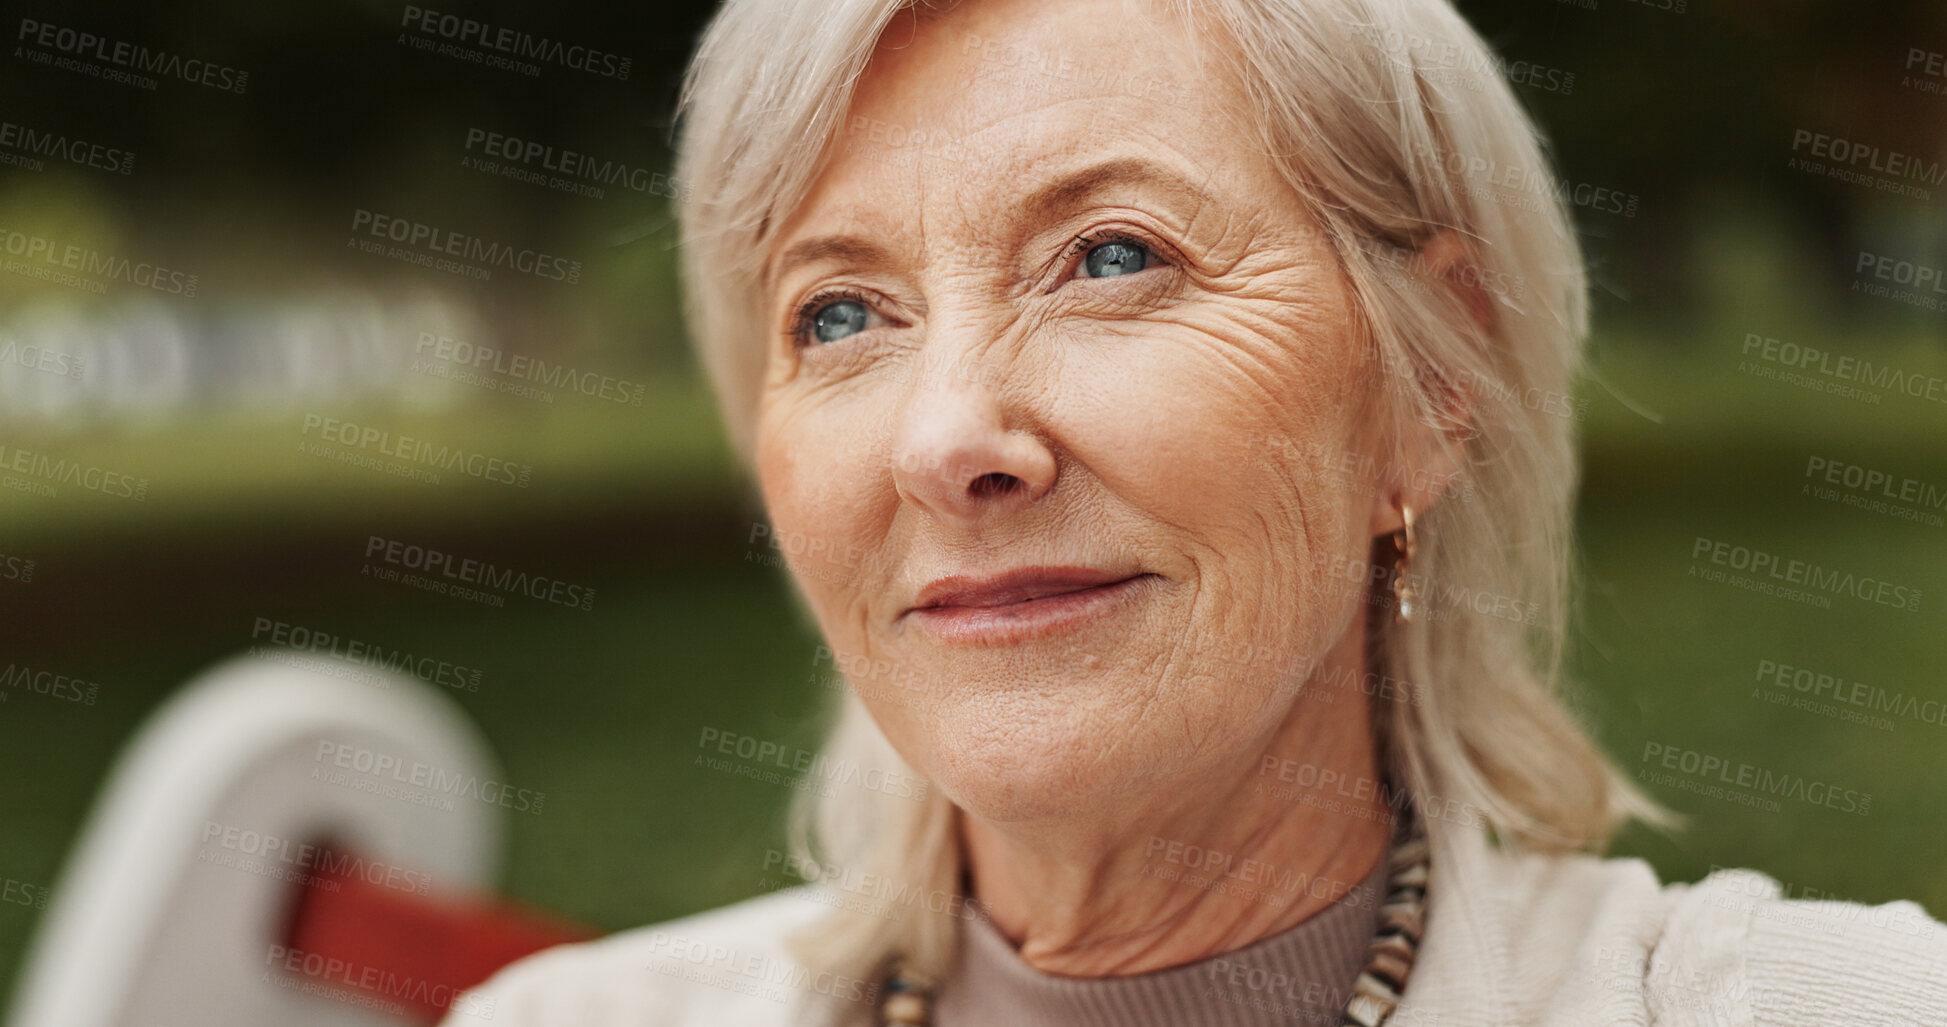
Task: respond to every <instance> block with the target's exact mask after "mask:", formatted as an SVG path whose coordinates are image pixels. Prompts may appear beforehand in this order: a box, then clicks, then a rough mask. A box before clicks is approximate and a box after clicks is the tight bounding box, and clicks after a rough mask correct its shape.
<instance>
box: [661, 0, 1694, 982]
mask: <svg viewBox="0 0 1947 1027" xmlns="http://www.w3.org/2000/svg"><path fill="white" fill-rule="evenodd" d="M969 2H977V0H969ZM1161 2H1162V3H1163V4H1164V6H1166V7H1168V8H1169V9H1170V10H1172V11H1174V12H1175V13H1177V14H1178V15H1179V16H1181V17H1182V18H1184V19H1185V21H1186V22H1187V23H1188V24H1189V25H1190V26H1191V27H1192V28H1193V29H1196V30H1198V32H1199V34H1200V35H1202V36H1203V37H1205V38H1206V39H1211V40H1216V41H1220V42H1221V44H1222V45H1221V46H1217V47H1212V48H1211V49H1212V50H1213V51H1215V52H1218V53H1220V54H1221V56H1222V60H1224V61H1225V62H1227V63H1228V64H1229V65H1230V67H1229V68H1227V69H1226V70H1227V71H1228V72H1229V73H1230V74H1232V75H1234V76H1235V79H1236V80H1237V81H1239V82H1241V83H1242V85H1243V88H1244V92H1245V95H1246V96H1247V98H1248V103H1249V108H1248V110H1246V111H1244V112H1242V113H1243V114H1244V115H1245V119H1244V123H1245V124H1246V125H1248V126H1250V129H1251V130H1252V131H1255V132H1256V133H1258V138H1256V139H1252V140H1250V141H1249V144H1251V145H1260V146H1263V147H1265V148H1266V151H1267V152H1268V153H1270V154H1271V155H1272V156H1273V158H1274V160H1276V161H1277V163H1278V164H1279V166H1280V168H1281V169H1282V170H1283V171H1284V173H1285V176H1286V178H1287V179H1288V180H1289V182H1290V184H1291V186H1292V187H1293V188H1294V189H1295V190H1297V191H1298V193H1299V195H1300V196H1301V197H1302V198H1303V199H1304V200H1305V201H1306V202H1307V204H1308V205H1309V207H1310V209H1311V210H1312V211H1314V212H1315V216H1316V217H1317V219H1318V221H1319V223H1320V225H1321V226H1322V227H1323V229H1324V231H1325V232H1326V234H1327V236H1328V237H1329V238H1330V240H1331V242H1332V244H1333V247H1334V248H1335V250H1336V252H1337V255H1338V258H1339V261H1340V264H1341V266H1342V268H1343V271H1344V274H1345V276H1346V278H1347V280H1348V281H1349V282H1350V285H1351V289H1352V296H1353V306H1354V309H1355V314H1356V317H1357V320H1358V323H1359V324H1360V326H1361V327H1362V328H1363V330H1364V331H1365V332H1366V333H1367V335H1368V337H1369V338H1368V340H1367V341H1368V344H1369V349H1368V354H1369V355H1370V356H1371V357H1372V360H1371V361H1370V362H1371V363H1372V364H1373V365H1375V366H1376V367H1377V368H1380V369H1389V371H1390V373H1392V374H1394V375H1396V376H1398V377H1397V378H1396V382H1395V385H1394V386H1393V387H1390V388H1384V389H1382V390H1380V391H1381V392H1382V394H1383V403H1384V406H1383V408H1382V409H1383V410H1384V412H1385V413H1386V414H1387V415H1388V417H1389V421H1388V422H1387V423H1388V424H1389V426H1390V427H1389V429H1388V430H1390V431H1392V432H1393V433H1394V436H1393V437H1395V438H1397V439H1404V438H1406V437H1407V436H1408V435H1409V434H1411V433H1414V432H1416V431H1417V432H1418V433H1419V434H1421V435H1426V436H1437V439H1436V444H1439V445H1445V446H1448V447H1449V448H1450V450H1451V451H1452V452H1453V453H1454V455H1455V457H1456V459H1457V460H1458V462H1459V466H1461V467H1462V468H1463V469H1464V471H1465V474H1466V476H1467V480H1468V482H1469V485H1470V493H1471V494H1470V496H1469V497H1468V500H1467V501H1464V502H1461V501H1445V502H1440V503H1437V504H1435V505H1434V507H1433V508H1432V509H1431V510H1429V511H1427V512H1426V514H1425V515H1424V516H1423V517H1422V518H1421V520H1420V521H1419V523H1418V532H1417V534H1418V551H1417V553H1416V555H1415V558H1414V562H1413V573H1412V575H1411V580H1413V581H1414V582H1415V583H1416V584H1417V585H1419V586H1420V590H1421V592H1422V593H1423V599H1422V603H1423V606H1424V607H1425V609H1426V615H1423V616H1421V617H1419V618H1417V619H1416V620H1414V621H1412V622H1408V623H1404V624H1399V623H1395V622H1394V621H1393V619H1392V618H1391V617H1373V618H1370V621H1371V623H1373V624H1374V625H1375V629H1374V630H1375V637H1374V638H1373V639H1372V651H1373V653H1374V656H1375V660H1376V661H1377V662H1378V664H1379V665H1380V666H1382V667H1383V668H1384V670H1385V672H1386V673H1388V674H1390V675H1391V676H1393V677H1395V678H1397V679H1400V680H1403V681H1405V682H1407V683H1408V688H1409V689H1410V691H1411V692H1412V693H1414V694H1413V695H1412V696H1411V701H1406V702H1397V701H1395V702H1378V703H1375V711H1376V713H1377V718H1376V720H1375V724H1376V725H1377V728H1376V730H1377V731H1378V733H1379V735H1380V739H1381V741H1382V743H1383V744H1382V748H1381V752H1382V758H1383V760H1384V761H1385V767H1384V770H1385V772H1386V773H1387V774H1388V775H1389V776H1390V778H1391V779H1392V780H1393V781H1395V782H1398V783H1400V784H1401V785H1402V786H1403V790H1404V791H1405V792H1406V793H1407V794H1408V795H1411V796H1415V797H1425V796H1438V797H1440V799H1441V800H1443V801H1446V802H1449V803H1460V804H1462V805H1463V807H1464V806H1472V807H1473V808H1474V809H1475V810H1477V811H1478V812H1479V819H1480V820H1483V821H1485V823H1486V825H1487V826H1488V827H1489V828H1490V829H1491V831H1492V833H1493V835H1494V837H1495V838H1496V839H1497V840H1498V841H1499V842H1500V843H1501V844H1503V845H1513V846H1520V847H1524V848H1529V849H1535V850H1543V851H1573V850H1577V849H1597V850H1599V849H1600V848H1602V847H1604V846H1606V845H1607V844H1608V841H1609V839H1610V838H1611V836H1612V835H1613V833H1614V831H1615V830H1616V829H1617V828H1618V827H1619V826H1620V825H1621V824H1622V823H1623V822H1625V821H1626V820H1628V819H1630V818H1632V817H1638V818H1642V819H1644V820H1646V821H1648V822H1651V823H1666V822H1668V817H1667V814H1666V813H1665V812H1664V811H1663V810H1661V809H1660V808H1659V807H1658V806H1657V805H1656V804H1654V803H1653V802H1651V801H1650V800H1649V799H1648V798H1647V797H1645V796H1644V795H1643V794H1642V793H1641V792H1640V791H1638V790H1637V789H1636V788H1635V787H1634V785H1633V784H1632V783H1631V781H1630V780H1629V778H1628V777H1627V776H1626V775H1624V774H1622V773H1621V772H1619V771H1618V770H1617V769H1616V768H1615V767H1614V766H1613V765H1612V764H1611V763H1610V762H1609V760H1608V759H1607V757H1606V756H1605V755H1604V754H1603V752H1602V751H1601V750H1600V749H1599V748H1598V747H1597V746H1596V745H1595V744H1594V743H1593V742H1592V741H1591V739H1590V738H1589V737H1588V735H1587V734H1586V733H1585V732H1584V730H1583V728H1582V727H1581V725H1580V724H1579V723H1578V722H1577V720H1576V719H1575V717H1574V716H1573V715H1572V714H1571V713H1570V712H1569V709H1568V707H1567V705H1566V704H1565V702H1564V700H1563V697H1562V695H1561V692H1562V691H1563V689H1564V688H1565V685H1564V683H1563V681H1562V677H1561V662H1562V656H1563V648H1564V644H1565V638H1566V634H1567V615H1568V595H1569V579H1570V562H1571V555H1572V549H1571V540H1572V536H1571V526H1570V518H1571V515H1572V502H1573V497H1574V493H1575V488H1576V473H1577V462H1576V455H1575V431H1574V425H1575V421H1574V418H1573V416H1572V414H1573V410H1574V407H1573V406H1572V404H1571V403H1569V402H1568V401H1567V397H1568V396H1569V395H1570V390H1571V386H1572V382H1573V379H1574V376H1575V375H1576V373H1577V371H1578V368H1579V364H1580V361H1581V356H1582V344H1583V340H1584V337H1585V335H1586V333H1587V327H1588V305H1587V303H1588V301H1587V288H1588V287H1587V281H1586V278H1585V274H1584V269H1583V262H1582V256H1581V252H1580V249H1579V246H1578V244H1577V241H1576V238H1575V235H1574V232H1573V229H1572V225H1571V223H1570V220H1569V217H1568V211H1567V206H1566V202H1565V199H1564V197H1563V196H1562V192H1561V190H1559V189H1558V188H1556V180H1555V179H1554V177H1553V175H1552V172H1551V171H1550V168H1549V164H1548V163H1547V161H1546V159H1545V157H1544V154H1543V149H1542V144H1541V141H1540V139H1539V136H1538V133H1537V131H1536V129H1535V127H1534V125H1533V124H1532V123H1531V122H1530V120H1529V119H1528V117H1527V116H1526V114H1525V113H1524V112H1523V110H1522V108H1521V105H1520V103H1519V102H1518V101H1517V100H1516V98H1515V96H1514V94H1513V93H1512V91H1511V90H1510V88H1509V87H1508V85H1507V83H1506V81H1505V79H1504V78H1503V77H1502V76H1501V75H1499V74H1498V71H1499V68H1500V65H1499V63H1498V60H1497V59H1496V58H1495V57H1494V56H1493V55H1492V53H1491V52H1490V51H1489V50H1488V48H1487V46H1486V45H1485V44H1484V43H1483V42H1482V41H1481V39H1480V37H1479V36H1478V35H1477V34H1476V33H1475V32H1474V31H1473V30H1472V29H1471V28H1470V27H1469V26H1468V25H1467V23H1466V22H1465V20H1463V19H1462V18H1461V16H1460V15H1459V13H1458V12H1456V11H1455V10H1454V8H1453V7H1452V6H1451V5H1450V4H1449V2H1448V0H1207V2H1203V3H1196V2H1194V0H1161ZM908 6H910V0H727V2H726V3H725V4H724V6H723V8H722V9H721V10H720V11H719V12H718V14H717V15H716V17H715V19H714V20H713V21H712V22H711V24H710V26H709V29H708V31H707V32H706V33H705V35H704V36H703V39H702V42H701V45H700V48H699V49H698V51H697V54H696V56H695V58H694V60H693V62H692V64H691V65H690V68H689V71H688V76H687V79H686V81H685V85H684V90H683V95H682V99H681V117H682V121H681V130H680V139H679V147H678V157H677V161H678V164H677V177H678V178H679V179H681V180H682V181H684V182H686V183H687V184H688V186H689V191H688V192H687V193H686V194H685V195H684V197H683V199H682V201H681V203H680V209H679V217H680V219H681V224H682V244H683V253H682V268H683V276H684V286H685V289H686V300H687V303H688V307H687V312H688V315H689V317H690V329H691V333H692V336H693V338H694V340H695V343H696V345H697V348H698V351H699V353H700V356H701V359H702V362H703V365H704V367H705V368H706V370H707V372H708V374H709V376H710V379H711V382H712V384H713V385H714V386H715V389H716V392H717V396H718V398H719V402H720V404H721V407H722V412H723V415H724V418H725V421H726V423H727V426H728V430H729V433H730V437H731V439H732V440H733V443H734V445H735V447H736V449H737V451H738V452H739V454H740V455H741V457H742V458H743V459H744V460H745V462H746V464H747V465H748V463H749V460H750V456H751V449H752V443H753V440H752V434H753V431H754V425H755V421H756V402H757V393H758V388H759V384H760V381H761V376H762V362H763V359H764V350H765V347H764V345H763V339H764V334H765V329H764V326H763V325H762V324H761V323H760V321H759V318H760V317H761V314H760V311H762V310H764V309H767V307H768V304H767V303H766V302H764V300H763V297H761V296H760V288H761V286H760V276H761V267H762V263H763V260H764V257H765V254H766V252H767V248H768V247H769V246H770V245H771V243H772V242H773V237H774V235H775V233H776V232H777V230H778V228H779V226H780V225H781V224H782V223H783V222H784V221H785V220H786V219H787V218H788V217H789V216H790V214H791V213H792V211H793V210H794V209H795V208H796V206H797V205H798V204H799V202H801V200H802V198H803V197H804V196H805V194H806V192H807V191H808V189H809V187H810V185H811V183H812V182H813V180H814V179H815V178H816V176H817V175H818V173H819V172H820V170H821V169H822V167H823V164H824V161H825V159H826V157H827V154H828V153H829V147H830V146H831V144H832V141H833V139H834V138H835V137H836V135H837V134H838V132H839V129H840V128H841V123H842V120H843V119H844V117H845V115H846V110H847V107H848V104H849V102H850V98H851V91H852V88H853V86H854V84H855V83H856V82H857V81H858V79H859V76H860V74H861V73H862V71H863V69H864V67H865V65H866V62H867V59H868V57H869V56H870V55H871V53H872V51H873V49H874V46H875V45H876V42H877V40H878V38H879V35H880V33H881V32H882V31H884V29H885V28H886V26H887V25H888V23H889V22H890V21H891V20H892V19H893V17H894V16H895V15H896V14H898V13H899V12H900V11H902V10H904V9H905V8H907V7H908ZM1213 30H1214V31H1213ZM1436 232H1446V233H1451V234H1453V235H1456V236H1457V237H1458V238H1459V239H1461V240H1464V245H1465V249H1466V250H1467V251H1468V252H1467V255H1466V261H1465V264H1464V266H1463V267H1462V268H1461V269H1460V271H1461V273H1462V274H1463V275H1465V276H1468V277H1469V278H1470V281H1471V282H1472V284H1474V285H1475V286H1476V288H1475V289H1474V290H1473V292H1474V293H1475V294H1476V295H1477V296H1484V297H1486V298H1487V299H1488V300H1489V301H1490V302H1489V305H1488V309H1487V310H1485V311H1481V310H1474V309H1472V308H1470V305H1469V297H1468V290H1464V289H1455V288H1451V287H1446V286H1445V285H1444V284H1443V283H1440V282H1433V281H1431V273H1430V269H1429V268H1428V267H1427V266H1425V264H1424V262H1418V261H1416V260H1415V259H1414V255H1415V254H1416V253H1418V252H1419V250H1420V247H1421V245H1422V244H1423V243H1424V242H1426V241H1427V240H1428V239H1429V238H1431V237H1432V236H1433V235H1434V234H1435V233H1436ZM1429 285H1432V286H1437V287H1429ZM1455 396H1460V397H1464V403H1463V404H1462V407H1461V409H1462V410H1463V411H1464V412H1463V413H1461V414H1460V415H1459V416H1458V418H1456V408H1455V405H1454V403H1453V402H1452V400H1453V397H1455ZM1565 415H1566V416H1565ZM1416 424H1417V425H1421V426H1433V427H1434V428H1437V429H1441V430H1437V431H1429V430H1428V429H1426V428H1424V427H1422V428H1416V427H1415V425H1416ZM1379 580H1380V581H1381V583H1382V586H1383V581H1384V579H1383V578H1381V579H1379ZM1460 583H1464V586H1465V587H1464V588H1462V587H1458V586H1459V584H1460ZM1482 597H1486V600H1487V601H1486V603H1485V608H1483V603H1482V601H1481V599H1482ZM1510 608H1512V609H1513V610H1514V611H1515V613H1516V614H1517V615H1516V616H1509V609H1510ZM826 755H827V756H828V757H829V758H830V759H831V760H832V762H833V763H835V764H854V765H865V766H884V767H898V768H903V766H904V764H903V763H902V762H901V761H900V759H899V757H898V756H897V754H896V753H894V751H893V749H892V747H891V745H890V744H889V743H888V742H887V740H886V738H885V737H884V735H883V734H882V733H881V732H880V731H879V730H878V728H877V726H876V725H875V724H874V722H873V720H872V718H871V717H870V716H869V714H868V713H867V712H866V710H865V709H864V706H863V704H862V703H861V702H860V700H859V699H858V697H857V695H856V693H855V692H854V691H853V690H847V693H846V695H845V697H844V699H843V700H842V701H841V709H840V710H839V711H838V715H837V721H836V724H835V727H834V729H833V731H832V734H831V736H830V739H829V742H828V743H827V749H826ZM801 794H803V795H804V796H805V797H806V798H807V800H808V801H806V802H804V803H803V804H802V805H801V807H800V808H799V810H797V815H796V816H794V836H795V844H798V845H800V846H801V847H802V848H803V849H804V853H803V854H804V855H805V856H806V857H808V858H811V859H814V860H816V861H817V862H818V864H819V865H826V866H836V867H840V868H843V869H844V871H845V872H847V873H850V874H864V873H873V874H879V875H884V879H886V880H890V881H894V882H898V891H897V894H900V895H928V894H933V895H937V894H942V893H944V894H955V893H957V891H958V889H959V887H960V874H961V863H960V852H959V839H958V835H957V831H956V824H955V818H954V810H953V807H952V804H951V803H950V802H949V800H948V799H947V798H946V797H945V796H944V795H941V794H939V793H938V792H937V790H936V791H934V792H933V793H932V794H931V795H929V796H928V797H927V798H926V799H925V800H924V801H921V802H914V801H912V800H911V799H910V798H903V797H897V796H892V795H887V794H884V793H882V792H876V791H870V790H867V789H864V788H841V790H840V793H839V795H838V796H837V797H836V798H828V799H824V800H819V799H817V798H816V797H813V796H812V795H811V793H809V792H806V793H801ZM1427 819H1428V821H1429V823H1428V829H1429V833H1430V835H1431V839H1432V841H1433V843H1434V846H1435V850H1434V851H1435V859H1436V860H1437V859H1438V858H1439V853H1440V851H1441V849H1442V848H1443V847H1444V846H1443V843H1442V840H1441V839H1442V837H1443V836H1444V834H1445V832H1447V831H1449V830H1452V829H1453V827H1454V825H1452V824H1451V823H1449V822H1448V821H1447V820H1446V819H1444V818H1441V817H1437V816H1435V817H1429V818H1427ZM1470 829H1471V828H1470ZM908 912H909V914H910V913H918V914H919V915H905V916H899V917H897V918H889V917H881V916H873V915H869V914H866V913H854V912H844V911H835V912H834V913H833V914H832V915H831V916H830V917H829V918H828V920H827V921H826V922H824V923H822V924H821V925H820V927H819V930H818V932H817V936H816V938H815V940H813V941H812V942H811V943H810V944H807V945H805V946H803V948H804V953H805V958H806V959H807V960H810V961H813V962H814V963H815V965H817V966H819V967H820V968H823V969H830V970H833V971H836V972H844V973H850V974H852V975H855V976H860V977H867V976H868V975H869V974H872V973H875V972H876V971H877V969H878V968H880V967H881V966H882V965H883V963H884V961H885V960H886V959H887V958H888V957H889V956H891V955H892V954H894V953H899V954H902V955H903V956H904V957H905V958H906V959H907V960H908V961H909V963H910V964H911V965H912V966H914V967H915V968H916V969H917V970H919V971H920V972H922V973H930V974H934V975H939V974H943V973H944V972H945V970H946V969H947V968H948V966H949V965H950V962H951V959H952V950H953V944H954V921H953V919H952V918H951V917H950V916H939V915H929V914H925V913H923V912H920V911H917V910H909V911H908Z"/></svg>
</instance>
